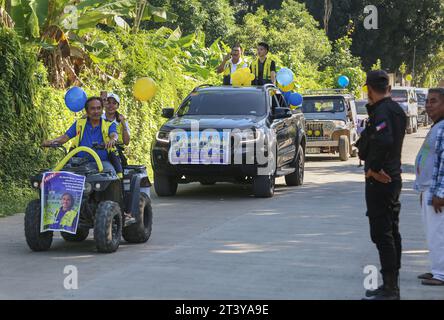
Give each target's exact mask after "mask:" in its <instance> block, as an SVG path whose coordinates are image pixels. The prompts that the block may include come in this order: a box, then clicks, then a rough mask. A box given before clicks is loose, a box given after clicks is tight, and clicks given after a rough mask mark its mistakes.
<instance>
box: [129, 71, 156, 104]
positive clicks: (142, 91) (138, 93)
mask: <svg viewBox="0 0 444 320" xmlns="http://www.w3.org/2000/svg"><path fill="white" fill-rule="evenodd" d="M156 92H157V87H156V83H155V82H154V80H153V79H151V78H148V77H143V78H139V79H137V80H136V83H135V84H134V87H133V95H134V97H135V98H136V99H137V100H139V101H149V100H151V99H152V98H153V97H154V96H155V95H156Z"/></svg>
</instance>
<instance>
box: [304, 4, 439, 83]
mask: <svg viewBox="0 0 444 320" xmlns="http://www.w3.org/2000/svg"><path fill="white" fill-rule="evenodd" d="M299 1H300V2H304V3H305V4H306V5H307V8H308V9H309V10H310V13H311V14H312V15H313V16H314V17H315V19H316V20H317V21H319V22H322V21H323V16H324V1H307V0H299ZM369 4H371V5H375V6H376V7H377V8H378V21H379V29H378V30H366V29H365V28H364V19H365V18H366V16H367V15H366V14H364V8H365V6H367V5H369ZM350 19H351V20H353V21H354V22H355V24H356V32H355V33H354V35H353V47H352V52H353V54H354V55H357V56H360V57H361V58H362V62H363V65H364V67H365V68H366V69H370V68H371V66H372V64H373V63H374V62H375V58H380V59H381V60H382V61H383V62H384V67H385V68H387V70H389V71H391V72H396V71H397V70H398V68H399V66H400V65H401V64H402V62H403V61H406V62H407V65H408V69H409V70H412V67H413V55H414V51H415V50H414V48H415V47H416V66H415V70H419V71H420V73H421V76H420V78H419V81H418V83H416V84H417V85H421V83H423V82H424V81H427V79H429V78H428V77H427V76H426V74H425V72H423V71H424V70H427V69H429V68H432V69H433V66H432V65H433V60H432V59H431V56H434V55H435V54H436V53H437V52H438V51H439V47H440V46H441V45H442V43H443V42H444V23H443V19H444V2H443V1H442V0H422V1H417V0H403V1H398V0H372V1H368V0H335V1H333V11H332V15H331V18H330V22H329V34H328V36H329V38H330V39H331V40H335V39H338V38H340V37H342V36H343V35H344V34H346V33H347V31H348V21H349V20H350ZM415 81H416V80H415Z"/></svg>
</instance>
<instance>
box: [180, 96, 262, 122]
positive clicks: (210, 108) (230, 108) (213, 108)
mask: <svg viewBox="0 0 444 320" xmlns="http://www.w3.org/2000/svg"><path fill="white" fill-rule="evenodd" d="M265 97H266V96H265V94H264V92H263V91H259V90H208V91H200V92H193V93H192V94H190V96H189V97H188V98H187V99H186V100H185V102H184V103H183V104H182V106H181V107H180V109H179V110H178V112H177V115H178V116H185V115H254V116H262V115H264V114H265V112H266V100H265Z"/></svg>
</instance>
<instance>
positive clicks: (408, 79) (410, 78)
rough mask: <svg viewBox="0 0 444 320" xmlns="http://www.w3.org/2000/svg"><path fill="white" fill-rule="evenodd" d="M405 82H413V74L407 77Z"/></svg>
mask: <svg viewBox="0 0 444 320" xmlns="http://www.w3.org/2000/svg"><path fill="white" fill-rule="evenodd" d="M405 80H407V81H412V80H413V77H412V75H411V74H408V75H407V76H406V77H405Z"/></svg>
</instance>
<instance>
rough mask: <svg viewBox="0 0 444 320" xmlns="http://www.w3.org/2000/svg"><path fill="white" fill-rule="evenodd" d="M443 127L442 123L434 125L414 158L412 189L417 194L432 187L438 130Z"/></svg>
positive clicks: (443, 122)
mask: <svg viewBox="0 0 444 320" xmlns="http://www.w3.org/2000/svg"><path fill="white" fill-rule="evenodd" d="M443 126H444V121H441V122H440V123H437V124H436V125H434V126H433V127H432V128H431V129H430V131H429V133H428V134H427V137H426V138H425V140H424V143H423V144H422V147H421V149H420V150H419V152H418V155H417V156H416V161H415V173H416V180H415V183H414V185H413V189H415V190H416V191H419V192H425V191H428V190H429V189H430V187H431V186H432V178H433V168H434V163H435V157H436V140H437V133H438V131H439V129H441V128H442V127H443Z"/></svg>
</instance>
